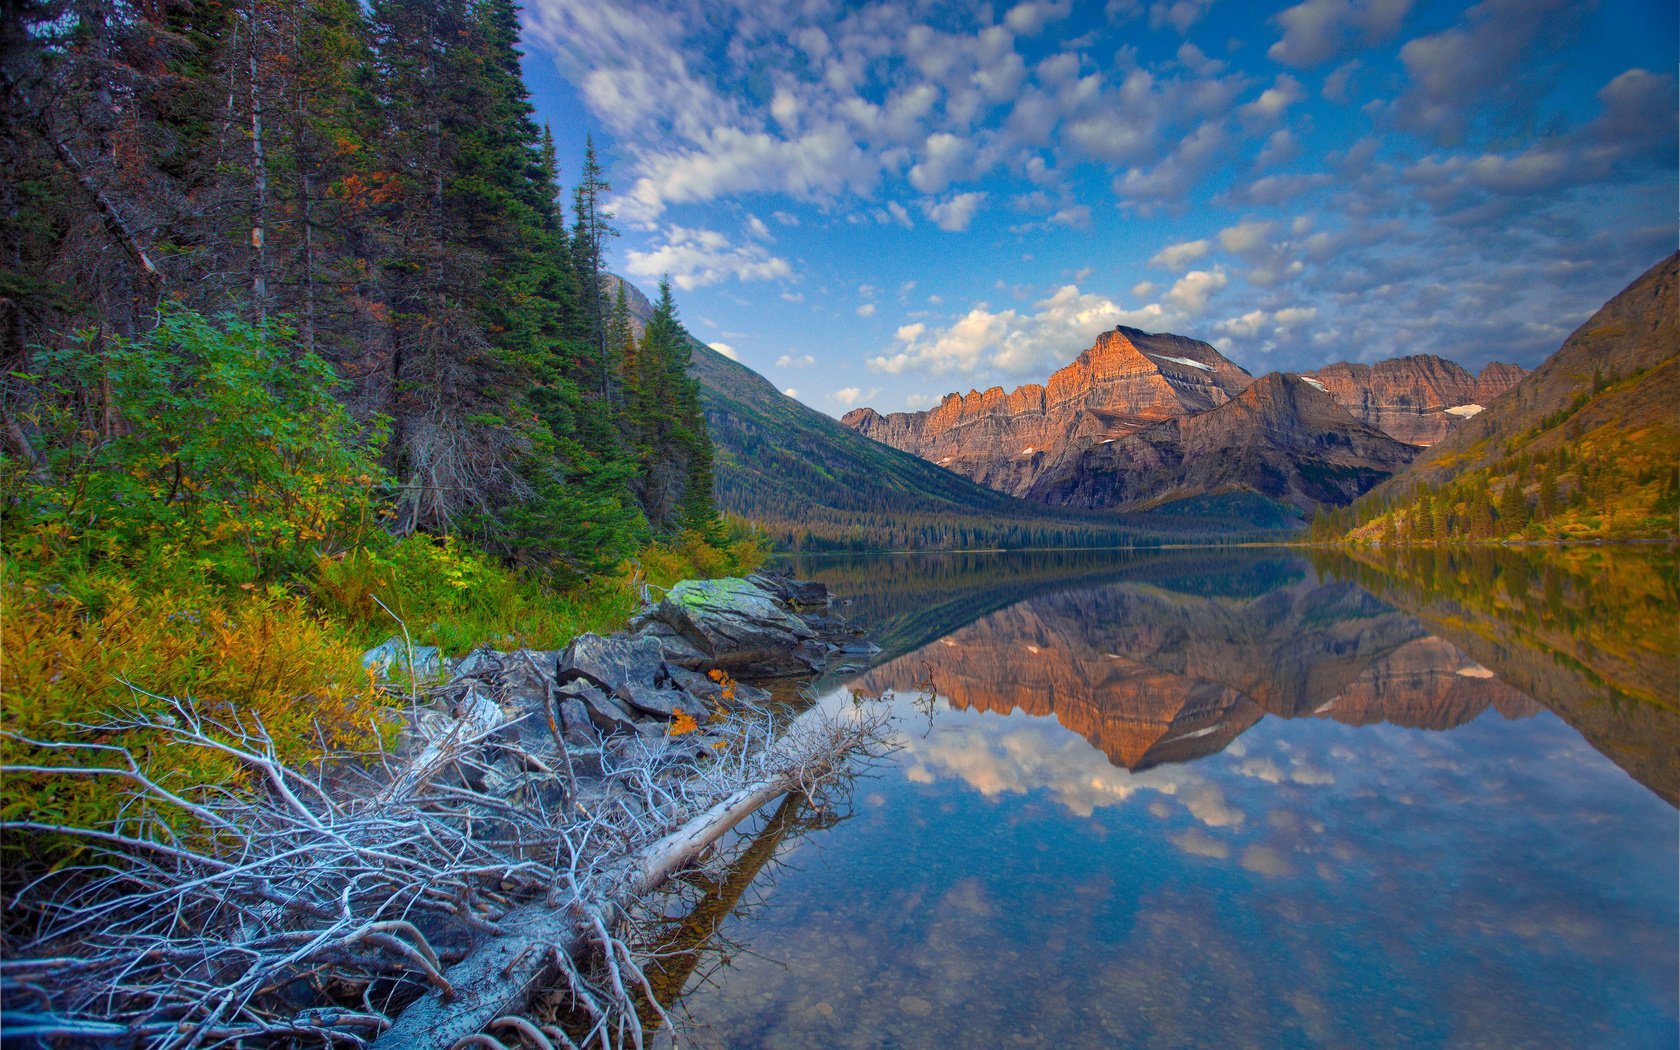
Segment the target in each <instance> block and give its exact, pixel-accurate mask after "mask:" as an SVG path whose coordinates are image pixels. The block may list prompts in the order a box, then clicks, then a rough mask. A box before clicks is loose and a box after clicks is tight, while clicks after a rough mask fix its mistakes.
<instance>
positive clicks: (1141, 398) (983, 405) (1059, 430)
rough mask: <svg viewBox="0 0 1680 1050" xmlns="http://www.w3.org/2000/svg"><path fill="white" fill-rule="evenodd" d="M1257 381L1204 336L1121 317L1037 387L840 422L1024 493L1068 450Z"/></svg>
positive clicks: (1177, 414)
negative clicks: (1155, 330) (1136, 324)
mask: <svg viewBox="0 0 1680 1050" xmlns="http://www.w3.org/2000/svg"><path fill="white" fill-rule="evenodd" d="M1251 382H1253V377H1251V376H1250V375H1249V374H1248V373H1247V372H1245V371H1243V370H1242V369H1241V368H1239V367H1237V366H1236V365H1235V364H1233V363H1232V362H1231V361H1229V360H1227V359H1226V358H1225V357H1224V356H1222V355H1221V354H1220V353H1219V351H1217V350H1215V349H1214V348H1213V347H1211V346H1209V345H1208V344H1207V343H1203V342H1199V341H1197V340H1194V339H1185V338H1183V337H1182V336H1176V335H1169V334H1151V333H1148V332H1142V331H1139V330H1138V329H1136V328H1127V327H1125V326H1124V325H1122V326H1120V327H1118V328H1116V329H1114V330H1113V331H1111V332H1104V333H1102V335H1100V336H1098V337H1097V340H1096V343H1095V344H1094V345H1092V346H1091V348H1090V349H1088V350H1086V351H1085V352H1084V353H1082V354H1080V355H1079V357H1078V359H1076V360H1075V361H1074V362H1073V363H1072V364H1070V365H1068V366H1067V367H1066V368H1063V369H1060V370H1059V371H1057V372H1056V373H1054V374H1053V375H1051V377H1050V380H1049V382H1048V383H1046V384H1044V385H1042V386H1040V385H1039V384H1037V383H1029V384H1028V385H1026V386H1022V387H1018V388H1017V389H1016V390H1015V391H1014V392H1013V393H1007V394H1006V393H1004V390H1003V388H1002V387H993V388H991V389H990V390H987V391H985V392H979V391H972V390H971V391H969V393H968V394H967V395H961V394H949V395H947V396H946V397H945V399H944V400H943V401H942V402H941V403H940V405H939V407H938V408H935V409H932V410H930V411H926V412H894V413H892V414H891V415H882V414H881V413H879V412H876V411H875V410H874V409H872V408H860V409H856V410H854V411H852V412H849V413H847V414H846V415H845V417H844V418H842V419H841V422H842V423H844V424H845V425H846V426H848V427H850V428H852V429H853V430H855V431H857V432H858V433H860V434H863V435H864V436H866V437H869V438H873V439H874V440H876V441H878V442H880V443H882V444H885V445H890V446H892V447H893V448H897V449H902V450H903V451H905V452H910V453H913V454H915V455H917V456H920V457H921V458H923V459H925V460H928V461H929V462H933V463H937V464H938V465H940V466H942V467H944V468H946V469H947V470H950V471H952V472H954V473H957V474H960V475H962V476H963V477H965V478H969V479H971V480H973V481H977V482H979V483H980V484H982V485H986V486H988V487H990V488H994V489H997V490H998V491H1000V492H1007V493H1009V494H1011V495H1015V496H1022V495H1026V494H1027V493H1028V492H1029V491H1030V490H1031V489H1032V487H1033V485H1034V483H1035V482H1036V481H1037V479H1038V477H1039V475H1040V474H1042V473H1044V472H1045V471H1046V470H1048V469H1050V468H1051V467H1052V466H1053V465H1055V464H1056V463H1057V462H1058V461H1059V460H1061V459H1063V458H1064V457H1066V456H1069V455H1073V454H1077V453H1078V452H1079V451H1080V450H1081V449H1083V448H1085V447H1087V446H1090V445H1093V444H1096V443H1098V442H1101V441H1106V440H1109V439H1112V438H1119V437H1123V436H1125V435H1127V434H1132V433H1135V432H1137V431H1139V430H1142V429H1143V428H1145V427H1148V426H1150V425H1152V424H1155V423H1158V422H1160V421H1162V420H1166V419H1178V418H1182V417H1185V416H1190V415H1194V414H1196V413H1198V412H1205V411H1207V410H1209V409H1212V408H1217V407H1218V406H1220V405H1222V404H1224V403H1226V402H1227V401H1229V400H1230V399H1231V398H1232V397H1234V396H1235V395H1237V394H1239V393H1241V392H1242V391H1243V390H1244V389H1246V388H1247V387H1248V385H1249V384H1250V383H1251Z"/></svg>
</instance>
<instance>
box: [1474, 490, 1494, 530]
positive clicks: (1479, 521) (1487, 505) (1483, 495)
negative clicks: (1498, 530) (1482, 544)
mask: <svg viewBox="0 0 1680 1050" xmlns="http://www.w3.org/2000/svg"><path fill="white" fill-rule="evenodd" d="M1475 484H1476V490H1475V492H1474V493H1473V494H1472V495H1471V497H1470V539H1471V540H1472V541H1481V540H1489V539H1492V538H1493V502H1492V500H1490V499H1489V498H1488V490H1487V483H1486V482H1483V481H1480V480H1478V481H1477V482H1476V483H1475Z"/></svg>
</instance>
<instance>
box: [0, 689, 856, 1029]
mask: <svg viewBox="0 0 1680 1050" xmlns="http://www.w3.org/2000/svg"><path fill="white" fill-rule="evenodd" d="M153 699H154V700H157V701H159V704H161V709H160V707H159V704H153V705H152V706H151V708H150V710H151V713H149V714H135V715H132V716H130V717H127V718H125V719H122V720H120V721H118V722H115V723H113V724H111V725H107V726H97V727H81V728H82V729H84V730H95V731H98V730H116V731H121V732H125V733H133V732H136V731H140V732H144V733H149V734H153V735H155V736H158V737H166V738H168V739H170V740H171V741H173V742H174V743H175V744H177V745H187V746H193V747H202V748H207V749H211V750H215V751H219V752H221V753H222V754H224V755H228V756H231V757H233V758H235V759H236V760H238V761H239V762H240V763H241V764H243V765H244V766H245V767H246V768H247V769H249V770H250V771H251V772H252V773H253V774H254V775H255V777H256V778H257V781H258V785H259V786H257V787H256V788H254V789H253V788H247V789H243V790H237V791H236V790H232V789H228V790H208V791H199V792H196V793H194V794H191V795H180V794H176V793H174V792H172V791H171V790H170V789H169V787H168V786H167V785H166V784H164V783H162V782H160V781H159V780H158V779H157V778H155V777H154V776H152V775H151V773H150V772H149V771H148V769H147V768H146V766H145V765H144V764H143V762H142V760H141V759H140V758H138V757H137V756H136V755H134V754H131V753H129V752H128V751H126V750H124V749H122V748H118V747H115V746H112V745H107V744H96V743H81V742H74V741H71V742H54V741H30V743H32V744H33V745H34V746H36V747H38V748H43V749H48V750H56V751H58V752H60V753H62V754H64V755H65V757H66V758H67V759H68V760H70V762H71V763H73V764H68V765H65V766H55V767H53V769H52V772H54V773H57V774H61V775H63V774H68V775H78V776H92V777H114V778H119V779H121V780H124V781H126V782H127V784H128V785H129V787H130V788H131V789H132V792H133V795H134V798H135V804H134V806H133V807H132V809H131V812H130V814H129V818H130V819H129V820H128V821H127V823H125V825H124V826H123V827H122V828H120V829H116V830H106V829H90V828H71V827H58V826H53V825H48V824H44V823H41V822H29V821H23V822H16V821H14V822H7V823H5V824H4V825H0V827H3V828H4V829H5V831H6V833H7V834H8V835H12V836H15V835H17V834H18V833H29V834H56V835H65V836H70V837H72V838H74V839H76V840H78V841H80V842H81V843H82V844H83V845H85V846H86V847H87V848H88V856H89V857H91V858H92V859H91V860H90V861H89V862H88V863H86V864H84V865H82V866H81V867H79V868H75V869H70V870H67V871H60V872H55V873H53V874H51V875H47V876H43V877H42V878H40V879H37V880H35V881H33V882H31V883H29V884H27V885H23V886H8V887H7V893H6V897H7V899H6V902H5V903H6V906H7V911H8V914H9V915H10V916H12V917H13V919H14V923H13V927H12V929H13V930H14V931H16V930H18V929H20V928H22V927H23V926H24V925H25V923H26V922H27V923H30V924H32V925H33V929H32V930H25V931H24V934H23V935H22V936H18V935H16V934H15V933H14V935H13V937H12V939H11V940H10V941H9V942H8V944H7V945H6V947H7V952H6V958H5V960H4V962H0V994H3V995H4V998H5V1004H4V1005H5V1019H4V1025H5V1033H4V1034H5V1036H6V1037H7V1038H8V1039H10V1038H13V1037H19V1038H25V1039H27V1038H31V1037H33V1038H37V1039H51V1038H69V1039H73V1040H78V1041H82V1042H88V1043H98V1042H103V1041H109V1040H116V1041H119V1042H122V1043H124V1044H138V1045H146V1046H156V1047H194V1046H210V1045H221V1044H228V1043H231V1042H234V1041H236V1040H251V1041H253V1042H261V1043H266V1044H271V1045H272V1044H288V1043H309V1044H312V1045H327V1044H332V1045H346V1046H366V1045H370V1044H371V1045H376V1046H436V1047H440V1048H441V1047H449V1046H453V1045H457V1044H459V1045H462V1046H467V1045H479V1046H490V1047H494V1046H499V1045H504V1044H502V1043H501V1042H500V1041H499V1039H498V1038H497V1035H494V1034H492V1033H497V1034H499V1035H501V1036H505V1037H509V1038H512V1037H515V1036H517V1037H518V1038H519V1039H521V1040H523V1041H524V1042H525V1043H527V1044H529V1045H535V1046H543V1045H548V1046H556V1047H558V1046H568V1045H590V1044H592V1043H593V1044H595V1045H599V1046H602V1047H609V1046H614V1045H630V1044H633V1045H637V1046H640V1045H641V1039H642V1031H643V1028H644V1023H643V1019H642V1018H641V1017H640V1016H639V1014H638V1010H639V1009H642V1008H645V1009H651V1010H653V1011H655V1012H656V1013H658V1014H660V1015H663V1008H662V1006H661V1005H660V1001H659V999H658V998H657V997H656V996H654V995H653V994H652V989H651V988H650V986H649V985H648V982H647V979H646V977H645V976H644V975H643V973H642V971H641V968H640V966H639V964H638V963H637V962H636V960H635V958H634V957H633V954H632V952H631V951H630V949H629V948H628V947H627V945H626V944H625V943H624V941H623V940H621V939H620V938H619V937H618V936H617V935H615V933H614V932H613V930H614V928H615V926H617V925H618V923H617V919H618V917H619V915H620V914H621V909H624V908H627V907H631V906H633V904H634V902H635V901H636V899H637V898H639V897H641V896H642V895H644V894H646V893H648V892H649V891H650V890H652V889H653V888H655V887H656V886H658V884H659V883H660V882H662V881H663V880H665V879H666V878H668V877H669V876H670V875H671V874H672V873H673V872H675V871H676V870H678V869H679V868H681V867H682V866H683V865H684V864H686V863H688V862H689V861H690V860H691V859H692V858H693V857H694V856H695V855H696V854H697V853H698V852H700V851H702V850H703V849H705V847H706V846H707V845H708V844H709V843H711V842H714V841H715V840H716V839H717V838H718V837H719V836H721V835H723V834H724V833H725V832H726V831H728V829H729V828H731V827H733V826H734V825H735V824H736V823H738V822H739V821H740V820H742V819H743V818H745V817H746V816H747V815H748V814H750V813H752V812H754V811H755V810H757V809H759V808H760V807H761V806H763V805H764V804H765V803H766V802H768V801H770V800H772V799H774V798H775V797H777V796H779V795H782V794H785V793H787V792H789V791H804V792H808V791H812V790H814V789H816V788H818V787H819V786H820V785H822V784H824V783H826V782H829V781H830V780H831V779H832V778H834V777H835V776H836V774H837V773H838V771H839V769H840V767H841V764H842V763H843V761H844V759H845V757H846V756H847V755H848V754H850V753H854V752H857V751H860V750H869V749H871V748H873V747H875V746H876V745H878V744H879V742H880V740H881V739H882V736H883V717H884V716H882V715H880V714H868V713H866V712H865V711H864V710H863V709H854V711H852V712H845V713H842V714H840V715H838V716H823V715H820V714H819V713H818V712H816V711H815V710H813V711H811V712H807V713H806V714H805V715H802V716H800V717H799V718H797V719H795V720H793V722H792V723H791V724H788V723H785V722H784V721H781V720H778V719H777V718H775V717H773V716H772V715H771V714H770V713H768V712H766V711H762V710H756V709H746V710H742V711H739V712H736V713H735V714H733V715H732V716H731V718H730V720H729V721H728V722H726V723H725V724H724V725H723V726H722V727H721V730H722V734H723V736H724V738H725V739H727V740H728V741H730V746H729V747H728V748H726V749H723V750H720V751H717V752H715V753H713V754H711V755H710V756H708V757H706V758H703V759H701V760H699V761H696V760H695V759H693V758H692V748H686V749H678V748H676V747H673V746H672V742H671V741H670V740H667V739H647V738H645V737H642V736H632V737H630V738H628V739H626V740H623V741H621V742H618V743H615V744H613V745H612V746H610V747H608V748H606V749H604V750H603V751H602V752H600V754H599V755H598V756H596V758H595V759H594V760H592V761H595V762H596V763H597V764H598V767H599V776H598V777H596V778H594V780H593V785H594V786H593V788H591V789H588V790H584V791H583V792H582V793H576V794H575V792H576V791H577V789H578V787H579V785H578V784H572V783H562V782H561V781H562V779H563V778H564V777H565V776H566V774H565V773H562V772H560V770H559V768H558V766H559V764H558V763H557V762H556V761H555V760H554V756H552V755H547V756H544V755H540V754H535V753H527V752H525V751H524V750H522V749H521V747H520V745H519V743H518V739H519V738H518V735H517V734H510V733H509V732H508V731H507V730H506V727H504V726H500V725H498V724H497V722H498V719H497V718H496V717H495V715H494V713H493V712H492V710H491V708H492V707H493V706H494V705H486V704H481V703H476V702H468V703H466V704H464V705H459V704H458V705H457V709H458V712H459V715H460V717H457V718H454V719H446V718H444V717H443V716H441V715H437V714H430V716H429V717H427V716H426V713H422V715H421V717H420V718H419V719H418V721H417V723H416V725H415V727H414V729H415V730H416V731H418V732H419V733H420V735H421V737H422V739H421V740H419V741H418V742H417V746H415V747H414V748H413V749H412V753H411V755H410V757H408V758H406V759H399V757H397V756H393V755H378V756H374V763H373V765H372V766H371V767H366V768H357V767H339V768H336V769H334V770H332V771H331V775H330V776H329V775H328V773H329V771H327V770H323V769H315V770H307V771H306V770H300V769H296V768H291V767H288V766H287V765H285V764H284V763H282V762H280V761H279V759H278V758H277V757H276V755H275V753H274V748H273V745H272V742H271V741H270V740H269V739H268V737H267V734H266V733H265V732H264V731H263V729H262V727H261V726H260V725H250V724H244V723H239V722H232V723H230V722H227V721H216V720H214V719H211V718H209V717H207V716H206V715H205V714H204V713H202V712H201V711H199V710H197V709H195V707H194V706H193V705H192V704H191V703H189V702H183V701H172V700H163V699H162V698H153ZM469 699H470V698H469ZM556 743H557V744H558V743H559V742H558V741H556ZM30 771H31V769H26V768H23V767H13V768H8V769H5V770H0V773H6V774H19V773H27V772H30ZM510 771H511V772H510ZM493 784H494V785H500V787H501V788H506V789H507V790H506V791H502V790H500V789H496V790H493V789H492V787H491V785H493ZM574 807H575V808H574ZM569 811H570V812H569ZM183 826H190V827H191V828H192V829H193V830H192V831H191V832H189V833H184V834H183V833H181V832H178V831H176V830H172V829H175V828H181V827H183ZM539 981H542V982H545V984H546V985H550V986H552V985H553V984H555V983H556V982H558V983H559V984H560V985H561V986H563V987H565V989H566V990H567V992H568V994H569V995H570V996H571V998H572V1001H573V1002H574V1004H575V1005H576V1006H577V1007H578V1009H579V1012H580V1014H581V1015H584V1016H588V1017H591V1018H594V1021H593V1023H592V1025H590V1026H589V1027H588V1030H587V1031H584V1032H582V1033H581V1034H579V1033H576V1032H574V1033H571V1034H568V1033H567V1032H565V1031H562V1030H560V1029H559V1028H556V1027H554V1026H553V1025H536V1024H534V1023H533V1022H531V1021H530V1020H528V1019H526V1018H523V1017H521V1016H519V1011H520V1010H521V1009H522V1008H523V1006H524V1001H525V997H526V993H527V991H528V990H529V989H530V988H531V987H532V986H533V985H534V984H536V983H537V982H539ZM638 1003H640V1004H642V1005H641V1006H640V1007H639V1006H638ZM381 1033H383V1035H381Z"/></svg>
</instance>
